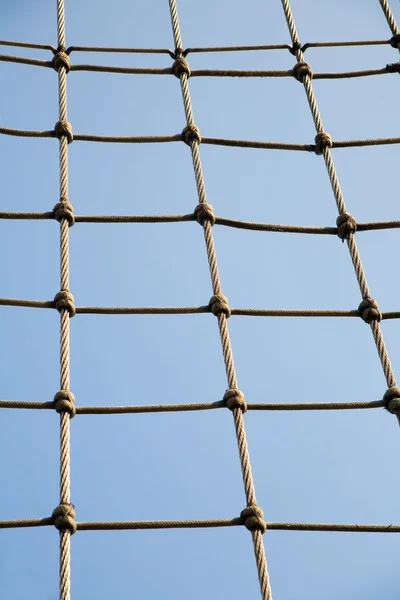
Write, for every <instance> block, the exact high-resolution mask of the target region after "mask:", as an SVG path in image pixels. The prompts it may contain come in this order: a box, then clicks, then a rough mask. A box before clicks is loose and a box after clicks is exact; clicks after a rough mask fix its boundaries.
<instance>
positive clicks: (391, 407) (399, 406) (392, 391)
mask: <svg viewBox="0 0 400 600" xmlns="http://www.w3.org/2000/svg"><path fill="white" fill-rule="evenodd" d="M383 400H384V401H385V403H386V410H388V411H389V412H390V413H392V415H398V416H399V415H400V388H398V387H390V388H389V389H388V390H386V392H385V393H384V395H383Z"/></svg>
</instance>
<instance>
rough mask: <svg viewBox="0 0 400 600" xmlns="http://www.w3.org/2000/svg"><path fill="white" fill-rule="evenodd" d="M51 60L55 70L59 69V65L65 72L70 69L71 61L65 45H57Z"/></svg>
mask: <svg viewBox="0 0 400 600" xmlns="http://www.w3.org/2000/svg"><path fill="white" fill-rule="evenodd" d="M51 62H52V65H53V69H54V70H55V71H59V69H60V67H64V68H65V71H66V72H67V73H69V72H70V70H71V62H70V60H69V56H68V54H67V49H66V47H65V46H58V48H57V51H56V53H55V55H54V56H53V60H52V61H51Z"/></svg>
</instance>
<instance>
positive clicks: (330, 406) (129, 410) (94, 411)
mask: <svg viewBox="0 0 400 600" xmlns="http://www.w3.org/2000/svg"><path fill="white" fill-rule="evenodd" d="M54 404H55V403H54V401H53V402H31V401H29V402H28V401H25V400H0V408H18V409H33V410H35V409H36V410H37V409H39V410H54ZM226 406H227V403H226V400H219V401H217V402H197V403H192V404H145V405H142V406H141V405H138V404H135V405H131V406H76V405H74V414H77V415H121V414H136V413H160V412H187V411H189V412H191V411H197V410H215V409H217V408H225V407H226ZM367 408H386V402H385V400H371V401H369V402H280V403H271V402H252V403H249V402H246V410H271V411H287V410H291V411H293V410H360V409H361V410H362V409H367Z"/></svg>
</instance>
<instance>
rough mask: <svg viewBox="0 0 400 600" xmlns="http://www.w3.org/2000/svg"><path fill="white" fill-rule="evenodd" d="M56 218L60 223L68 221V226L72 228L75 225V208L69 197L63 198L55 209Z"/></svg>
mask: <svg viewBox="0 0 400 600" xmlns="http://www.w3.org/2000/svg"><path fill="white" fill-rule="evenodd" d="M53 212H54V218H55V219H56V220H57V221H58V222H59V223H60V222H61V220H62V219H67V221H68V226H69V227H72V225H73V224H74V223H75V217H74V208H73V206H72V204H71V203H70V201H69V200H68V198H67V196H61V198H60V202H57V204H56V205H55V207H54V208H53Z"/></svg>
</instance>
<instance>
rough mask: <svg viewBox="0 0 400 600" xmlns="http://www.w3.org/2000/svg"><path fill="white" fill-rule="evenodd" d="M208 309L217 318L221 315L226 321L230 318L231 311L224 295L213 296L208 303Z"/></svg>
mask: <svg viewBox="0 0 400 600" xmlns="http://www.w3.org/2000/svg"><path fill="white" fill-rule="evenodd" d="M208 305H209V307H210V310H211V312H212V314H213V315H215V316H216V317H218V315H220V314H221V313H224V315H225V316H226V318H227V319H229V317H230V316H231V309H230V308H229V304H228V298H227V297H226V296H224V294H221V293H220V294H215V295H214V296H212V298H211V299H210V302H209V304H208Z"/></svg>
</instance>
